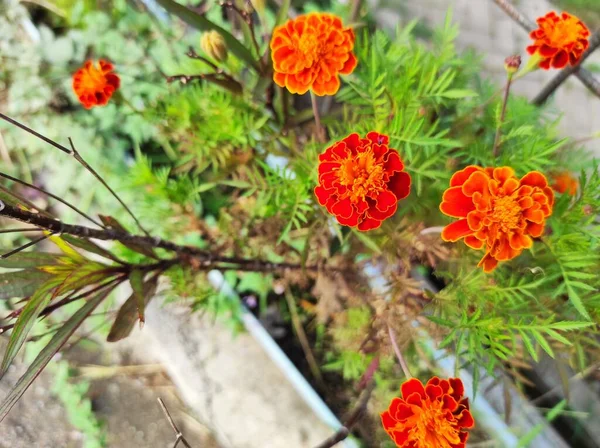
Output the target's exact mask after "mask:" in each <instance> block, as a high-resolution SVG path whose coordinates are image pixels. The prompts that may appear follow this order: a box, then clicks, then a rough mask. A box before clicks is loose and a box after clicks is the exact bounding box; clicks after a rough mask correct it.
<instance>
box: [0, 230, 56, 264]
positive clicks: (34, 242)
mask: <svg viewBox="0 0 600 448" xmlns="http://www.w3.org/2000/svg"><path fill="white" fill-rule="evenodd" d="M52 235H54V232H50V233H48V234H47V235H43V236H40V237H39V238H37V239H35V240H33V241H30V242H29V243H27V244H23V245H22V246H20V247H17V248H16V249H13V250H11V251H10V252H7V253H5V254H2V255H0V260H4V259H5V258H8V257H10V256H11V255H14V254H17V253H19V252H21V251H23V250H25V249H27V248H28V247H31V246H35V245H36V244H37V243H40V242H42V241H44V240H45V239H47V238H48V237H50V236H52Z"/></svg>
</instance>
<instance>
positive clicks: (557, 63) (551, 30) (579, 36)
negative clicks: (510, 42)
mask: <svg viewBox="0 0 600 448" xmlns="http://www.w3.org/2000/svg"><path fill="white" fill-rule="evenodd" d="M537 24H538V28H537V29H536V30H533V31H532V32H531V33H530V35H529V36H530V37H531V38H532V39H533V45H530V46H528V47H527V52H528V53H529V54H531V55H533V54H537V55H538V57H539V58H541V61H540V68H543V69H544V70H548V69H549V68H550V66H552V67H554V68H563V67H565V66H566V65H567V64H571V65H577V63H578V62H579V59H580V58H581V55H582V54H583V52H584V51H585V50H587V48H588V46H589V41H588V38H589V37H590V30H589V29H588V28H587V27H586V26H585V24H584V23H583V22H582V21H581V20H579V19H578V18H577V17H575V16H572V15H571V14H568V13H566V12H563V13H562V14H561V15H560V16H558V15H557V14H556V13H555V12H554V11H552V12H549V13H548V14H546V15H545V16H543V17H539V18H538V19H537Z"/></svg>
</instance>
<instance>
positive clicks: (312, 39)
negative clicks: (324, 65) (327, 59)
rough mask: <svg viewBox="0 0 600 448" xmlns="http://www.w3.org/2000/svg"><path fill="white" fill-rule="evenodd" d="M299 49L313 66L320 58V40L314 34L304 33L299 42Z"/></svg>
mask: <svg viewBox="0 0 600 448" xmlns="http://www.w3.org/2000/svg"><path fill="white" fill-rule="evenodd" d="M297 48H298V50H299V51H300V52H301V53H302V54H303V55H304V57H305V58H306V60H307V61H309V62H310V63H311V64H312V63H313V62H314V61H315V60H316V59H317V58H318V56H319V52H320V51H319V49H320V43H319V39H318V38H317V36H316V35H315V34H313V33H304V34H303V35H302V37H300V39H299V41H298V44H297Z"/></svg>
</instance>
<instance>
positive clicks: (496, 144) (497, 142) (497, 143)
mask: <svg viewBox="0 0 600 448" xmlns="http://www.w3.org/2000/svg"><path fill="white" fill-rule="evenodd" d="M512 78H513V77H512V74H509V75H508V78H507V80H506V88H505V89H504V98H503V99H502V112H501V113H500V120H499V121H498V128H497V129H496V138H495V139H494V150H493V152H492V153H493V155H494V159H495V158H497V157H498V154H499V152H500V136H501V135H502V124H503V123H504V118H505V117H506V105H507V104H508V96H509V94H510V86H511V84H512Z"/></svg>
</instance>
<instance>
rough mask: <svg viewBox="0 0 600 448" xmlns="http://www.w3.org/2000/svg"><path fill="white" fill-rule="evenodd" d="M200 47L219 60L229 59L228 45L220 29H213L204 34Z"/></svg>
mask: <svg viewBox="0 0 600 448" xmlns="http://www.w3.org/2000/svg"><path fill="white" fill-rule="evenodd" d="M200 47H201V48H202V51H204V53H206V54H207V55H208V56H210V57H211V58H213V59H214V60H216V61H218V62H225V61H226V60H227V45H226V44H225V39H223V36H221V34H219V32H218V31H214V30H213V31H209V32H207V33H204V34H202V37H201V38H200Z"/></svg>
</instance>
